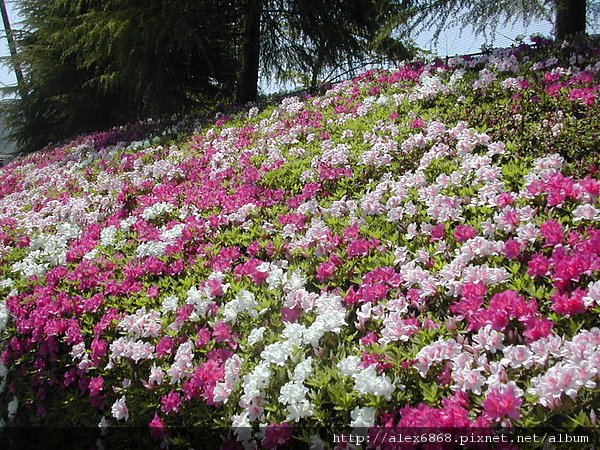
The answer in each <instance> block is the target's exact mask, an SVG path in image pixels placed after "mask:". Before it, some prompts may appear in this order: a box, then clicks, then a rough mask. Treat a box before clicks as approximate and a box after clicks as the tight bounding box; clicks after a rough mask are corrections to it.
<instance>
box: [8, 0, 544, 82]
mask: <svg viewBox="0 0 600 450" xmlns="http://www.w3.org/2000/svg"><path fill="white" fill-rule="evenodd" d="M6 3H7V8H8V14H9V16H10V18H11V23H12V25H13V28H15V29H16V28H18V21H19V18H18V16H17V14H16V13H15V11H14V10H13V8H12V7H13V2H12V1H10V0H8V1H7V2H6ZM532 33H541V34H543V35H545V36H550V35H551V34H552V24H551V23H550V22H545V21H538V22H533V23H531V24H530V25H529V26H528V27H524V26H523V25H522V24H520V23H517V24H515V25H513V26H507V27H499V28H498V30H497V34H496V37H495V40H494V41H493V42H488V44H491V45H493V46H495V47H508V46H510V45H511V44H512V43H513V41H512V40H513V39H514V38H515V37H516V36H517V35H519V34H523V35H525V36H529V35H531V34H532ZM431 38H432V33H422V34H421V35H419V36H418V37H417V39H416V42H417V44H418V45H419V46H420V47H422V48H425V49H427V50H431V51H432V52H433V53H436V54H438V55H440V56H447V55H450V56H452V55H457V54H468V53H476V52H478V51H480V49H481V46H482V45H483V44H484V42H485V38H484V37H482V36H475V35H474V34H473V31H472V30H470V29H463V30H462V32H461V29H460V28H450V29H447V30H446V31H444V32H443V33H442V34H441V35H440V38H439V41H438V43H437V45H436V46H434V45H433V44H432V42H431ZM8 54H9V51H8V45H7V42H6V37H5V36H4V33H3V34H2V37H1V38H0V55H1V56H6V55H8ZM0 83H1V84H2V85H6V84H15V83H16V80H15V74H14V72H13V71H12V68H10V67H6V66H0ZM269 88H271V89H274V90H278V88H280V87H279V86H273V87H271V86H263V89H266V90H271V89H269Z"/></svg>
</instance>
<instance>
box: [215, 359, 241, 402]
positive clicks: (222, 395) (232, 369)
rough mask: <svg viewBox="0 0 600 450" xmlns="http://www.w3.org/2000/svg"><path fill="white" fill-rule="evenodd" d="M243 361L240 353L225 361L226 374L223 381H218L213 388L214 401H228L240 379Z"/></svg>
mask: <svg viewBox="0 0 600 450" xmlns="http://www.w3.org/2000/svg"><path fill="white" fill-rule="evenodd" d="M242 363H243V361H242V358H240V357H239V355H233V356H232V357H231V358H229V359H228V360H227V361H225V375H224V377H223V381H221V382H219V383H217V385H216V386H215V388H214V390H213V401H215V402H217V403H227V400H229V396H230V395H231V393H232V392H233V389H234V388H235V386H236V384H237V383H238V381H239V379H240V370H241V368H242Z"/></svg>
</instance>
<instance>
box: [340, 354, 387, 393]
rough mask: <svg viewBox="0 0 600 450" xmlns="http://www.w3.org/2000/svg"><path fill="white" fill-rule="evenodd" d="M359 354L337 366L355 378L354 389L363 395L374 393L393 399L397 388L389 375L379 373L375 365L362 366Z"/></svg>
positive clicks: (347, 358) (345, 373) (344, 373)
mask: <svg viewBox="0 0 600 450" xmlns="http://www.w3.org/2000/svg"><path fill="white" fill-rule="evenodd" d="M360 362H361V361H360V358H359V357H358V356H348V357H346V358H344V359H343V360H341V361H340V362H339V363H338V364H337V367H338V369H339V370H340V372H342V374H343V375H346V376H348V377H351V378H353V379H354V390H355V391H357V392H359V393H360V394H363V395H368V394H373V395H375V396H377V397H383V398H385V399H386V400H391V399H392V393H393V392H394V391H395V390H396V387H395V386H394V383H393V382H392V380H391V379H390V377H388V376H387V375H378V374H377V369H376V368H375V366H368V367H367V368H364V369H362V368H360V367H359V365H360Z"/></svg>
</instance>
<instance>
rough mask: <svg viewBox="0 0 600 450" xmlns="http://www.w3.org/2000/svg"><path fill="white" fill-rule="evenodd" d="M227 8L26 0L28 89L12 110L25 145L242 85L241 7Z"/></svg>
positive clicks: (150, 0) (180, 107) (157, 0)
mask: <svg viewBox="0 0 600 450" xmlns="http://www.w3.org/2000/svg"><path fill="white" fill-rule="evenodd" d="M222 5H223V2H220V1H217V0H203V1H195V2H191V1H186V2H171V1H169V0H145V1H141V0H79V1H67V0H20V1H19V2H18V6H19V7H20V12H21V16H22V17H23V18H24V25H25V33H24V34H23V36H22V37H21V39H19V40H18V42H17V45H18V47H19V55H20V60H21V61H22V65H23V69H24V77H25V86H26V94H27V95H25V96H21V97H20V98H17V99H15V100H12V101H11V102H9V104H8V111H7V113H8V120H9V122H10V124H11V125H12V127H13V129H14V130H15V137H16V138H17V139H18V141H19V144H20V145H19V146H20V147H21V148H23V149H32V150H35V149H37V148H40V147H42V146H44V145H45V144H46V143H49V142H57V141H61V140H64V139H65V138H68V137H72V136H74V135H77V134H80V133H84V132H90V131H94V130H99V129H105V128H108V127H110V126H113V125H117V124H122V123H125V122H128V121H134V120H137V119H143V118H146V117H151V116H155V117H156V116H161V115H166V114H170V113H173V112H183V111H186V110H189V109H190V108H193V107H197V106H198V105H203V104H208V103H213V102H215V99H216V98H219V99H224V98H226V96H227V95H230V94H228V93H231V92H232V91H233V90H234V86H235V83H236V56H237V52H238V50H237V48H235V45H234V43H235V42H237V37H236V33H237V31H236V27H235V25H236V24H237V23H236V20H237V11H235V10H234V9H232V8H222ZM231 98H232V97H231Z"/></svg>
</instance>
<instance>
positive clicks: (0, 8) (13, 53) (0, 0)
mask: <svg viewBox="0 0 600 450" xmlns="http://www.w3.org/2000/svg"><path fill="white" fill-rule="evenodd" d="M0 13H1V14H2V21H3V22H4V31H5V32H6V40H7V41H8V49H9V51H10V57H11V59H12V63H13V67H14V69H15V77H16V78H17V86H18V88H19V93H20V94H21V98H23V97H24V96H25V95H26V91H25V82H24V80H23V72H22V71H21V65H20V64H19V59H18V56H17V45H16V44H15V39H14V36H13V32H12V28H11V27H10V20H9V18H8V12H7V11H6V4H5V3H4V0H0Z"/></svg>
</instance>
